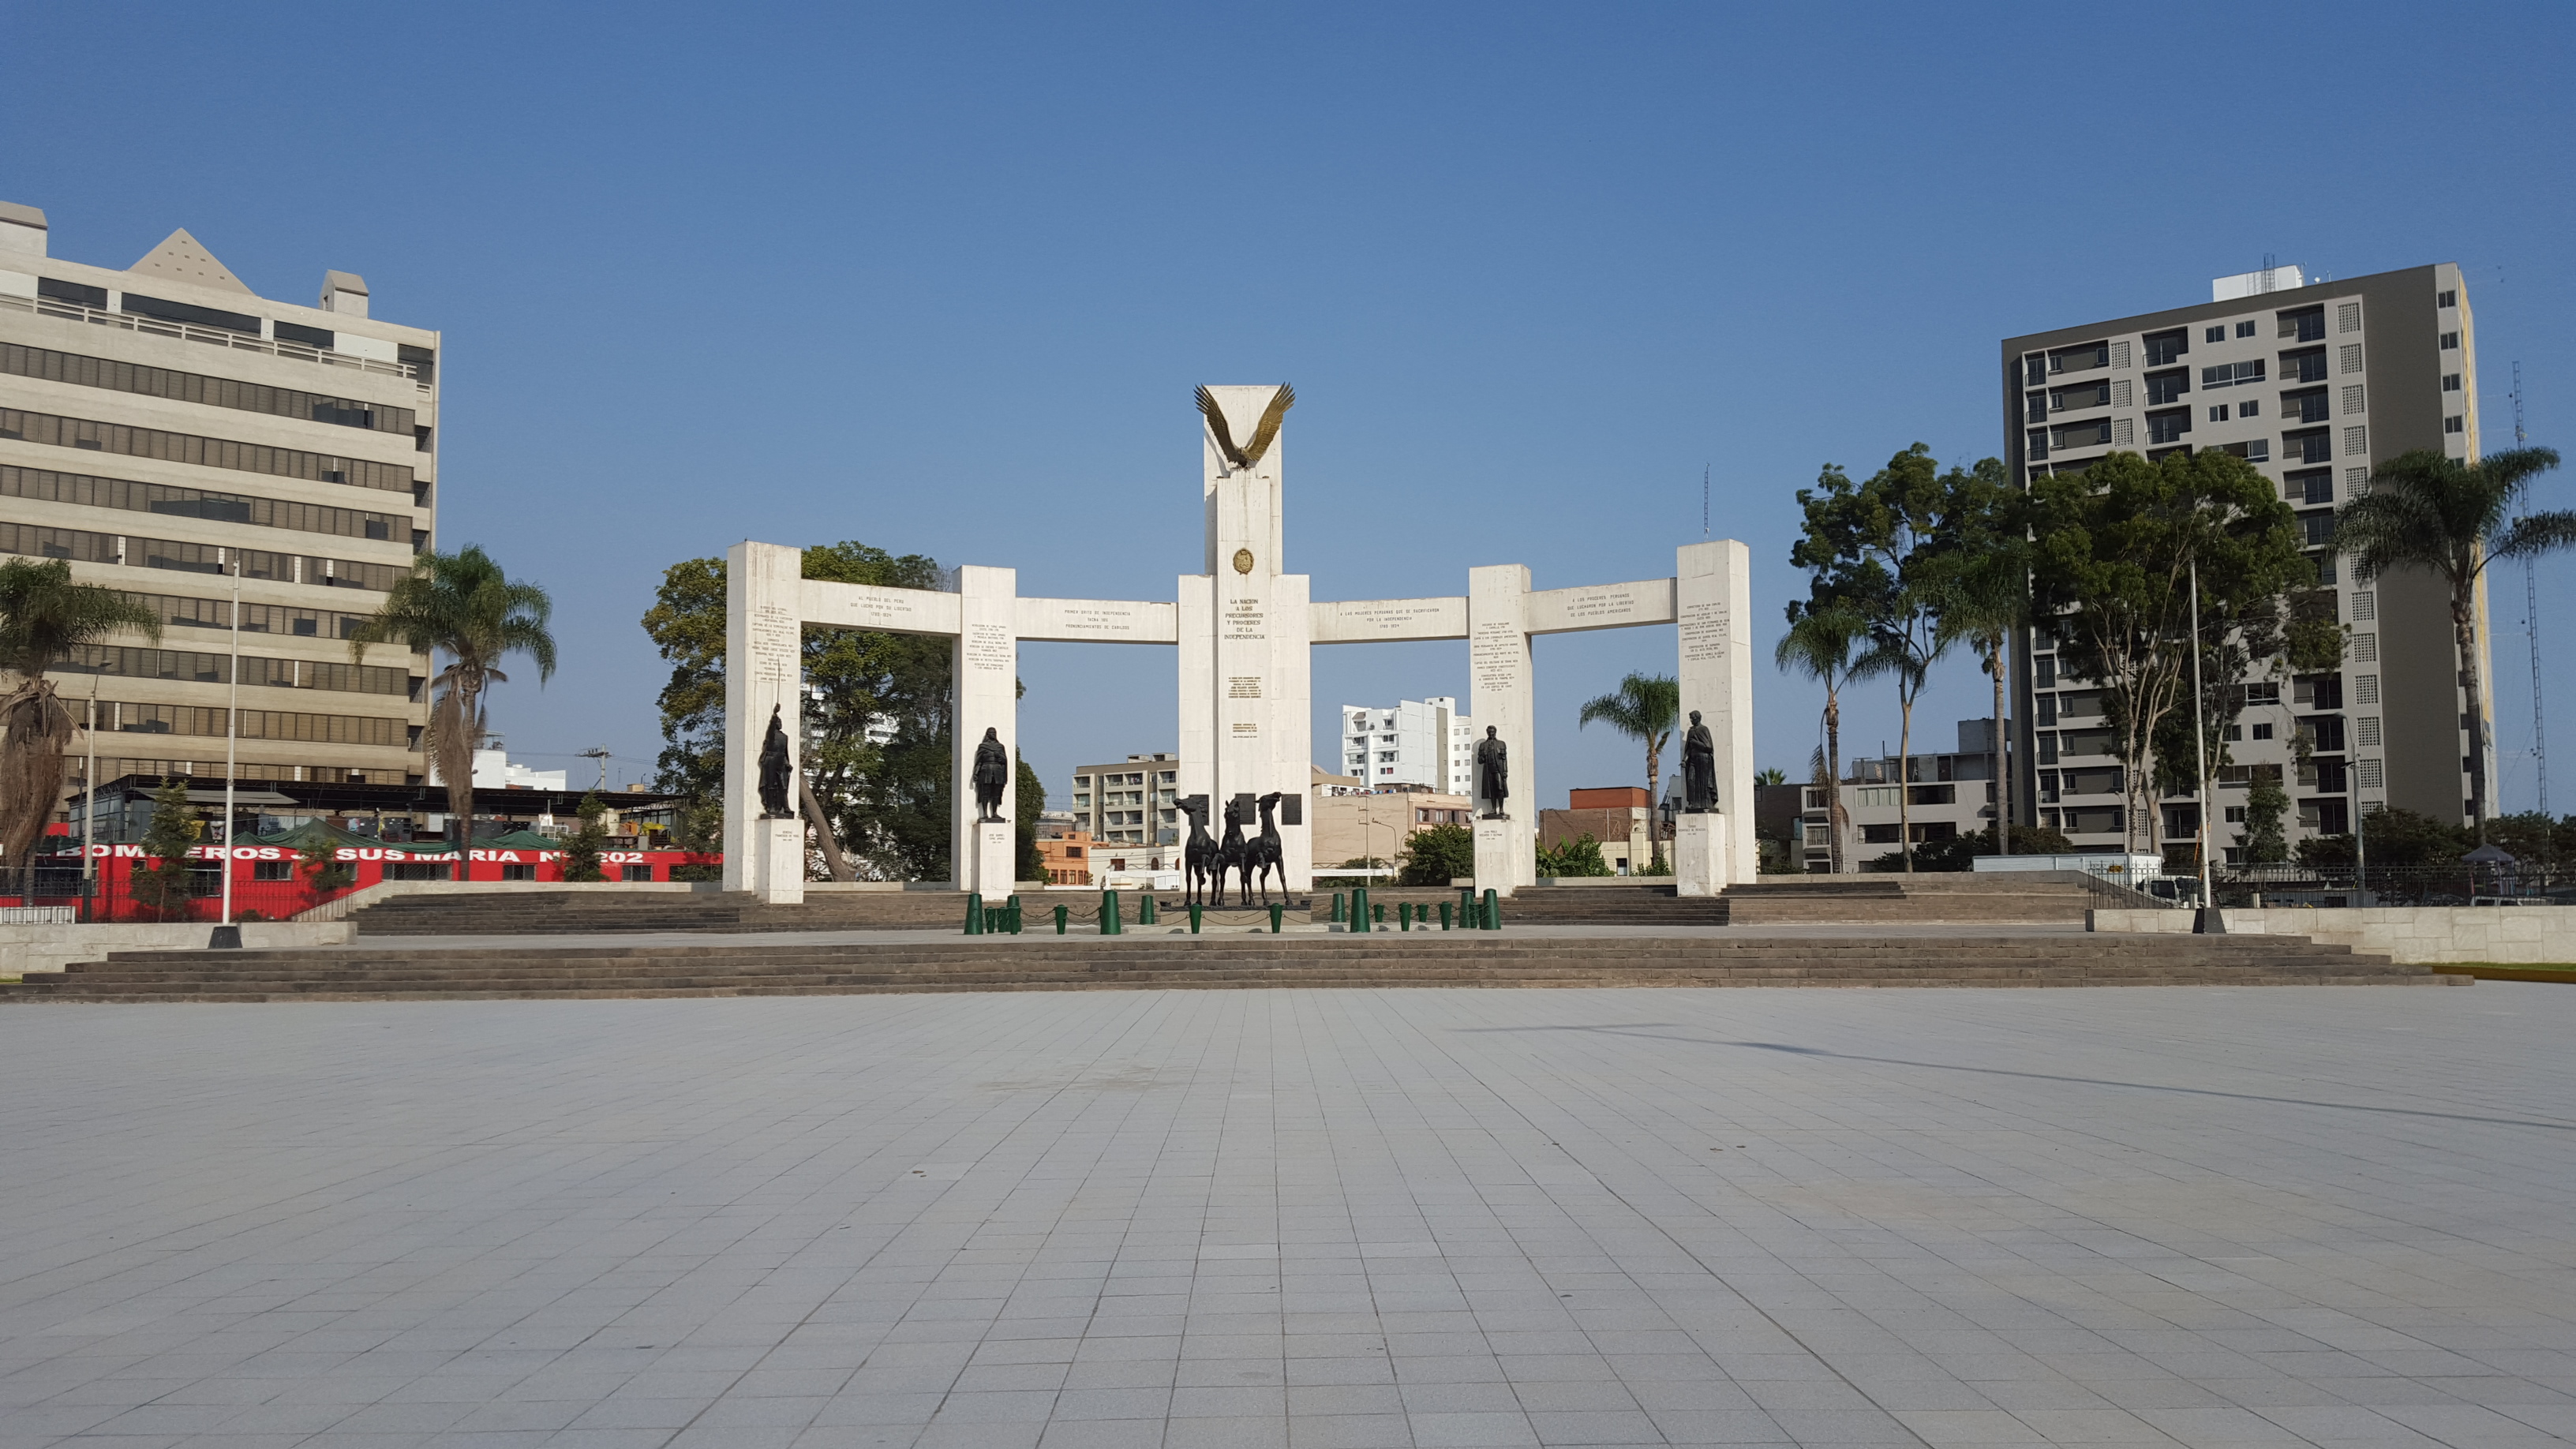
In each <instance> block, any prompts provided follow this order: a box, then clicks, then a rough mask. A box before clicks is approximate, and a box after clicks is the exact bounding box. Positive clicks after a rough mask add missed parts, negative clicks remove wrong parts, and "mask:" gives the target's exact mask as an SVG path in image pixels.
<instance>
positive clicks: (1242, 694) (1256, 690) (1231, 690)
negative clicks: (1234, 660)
mask: <svg viewBox="0 0 2576 1449" xmlns="http://www.w3.org/2000/svg"><path fill="white" fill-rule="evenodd" d="M1225 697H1226V698H1228V699H1259V698H1260V697H1261V676H1260V675H1258V674H1229V675H1227V676H1226V680H1225Z"/></svg>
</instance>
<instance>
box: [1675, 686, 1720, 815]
mask: <svg viewBox="0 0 2576 1449" xmlns="http://www.w3.org/2000/svg"><path fill="white" fill-rule="evenodd" d="M1690 716H1691V723H1690V732H1689V733H1687V734H1685V735H1683V736H1682V809H1683V811H1684V812H1686V813H1688V814H1692V815H1706V814H1708V813H1709V812H1711V811H1713V810H1715V809H1716V808H1717V740H1716V738H1715V737H1714V736H1712V735H1711V734H1709V732H1708V726H1706V725H1704V724H1701V723H1700V722H1699V711H1698V710H1692V711H1691V712H1690Z"/></svg>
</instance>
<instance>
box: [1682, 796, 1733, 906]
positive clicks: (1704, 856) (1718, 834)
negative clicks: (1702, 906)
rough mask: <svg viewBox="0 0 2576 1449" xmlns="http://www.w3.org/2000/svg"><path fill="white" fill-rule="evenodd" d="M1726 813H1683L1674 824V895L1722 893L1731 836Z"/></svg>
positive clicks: (1724, 888) (1726, 876) (1724, 887)
mask: <svg viewBox="0 0 2576 1449" xmlns="http://www.w3.org/2000/svg"><path fill="white" fill-rule="evenodd" d="M1730 818H1731V817H1729V816H1726V815H1715V814H1712V815H1684V816H1682V817H1681V818H1680V820H1679V821H1678V822H1676V823H1675V825H1674V826H1673V894H1675V895H1677V896H1713V895H1719V894H1722V893H1723V892H1724V891H1725V890H1726V887H1727V885H1728V883H1729V881H1730V879H1731V877H1729V876H1728V874H1727V860H1726V856H1727V847H1728V845H1729V844H1730V843H1731V837H1732V835H1733V832H1732V830H1731V829H1730V828H1729V826H1728V821H1729V819H1730Z"/></svg>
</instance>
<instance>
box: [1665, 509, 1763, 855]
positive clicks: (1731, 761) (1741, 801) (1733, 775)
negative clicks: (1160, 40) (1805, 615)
mask: <svg viewBox="0 0 2576 1449" xmlns="http://www.w3.org/2000/svg"><path fill="white" fill-rule="evenodd" d="M1752 574H1753V558H1752V554H1751V553H1750V552H1749V551H1747V550H1746V548H1745V547H1744V545H1743V544H1741V543H1738V542H1736V541H1735V540H1734V539H1731V538H1725V539H1718V540H1716V541H1715V542H1712V543H1691V544H1684V545H1682V547H1681V549H1680V550H1679V553H1678V557H1677V558H1676V560H1675V566H1674V569H1673V593H1674V598H1673V604H1674V608H1675V611H1676V613H1677V614H1678V615H1679V619H1680V625H1681V628H1680V633H1681V672H1680V679H1681V686H1682V714H1681V726H1682V728H1684V729H1687V728H1688V727H1689V724H1690V712H1691V711H1692V710H1698V711H1699V712H1700V714H1701V716H1702V719H1701V722H1702V723H1704V724H1706V725H1707V726H1708V731H1709V734H1710V735H1711V736H1712V737H1713V739H1714V740H1715V742H1716V745H1717V808H1718V809H1719V810H1720V811H1721V812H1723V814H1722V815H1721V816H1719V817H1718V818H1720V819H1723V820H1725V821H1727V822H1729V824H1730V828H1729V830H1728V831H1727V844H1726V850H1725V852H1724V853H1723V854H1722V855H1721V856H1720V857H1718V859H1719V862H1720V866H1721V868H1722V869H1724V870H1725V871H1727V872H1728V874H1727V875H1726V877H1725V878H1726V879H1727V880H1730V881H1743V882H1750V881H1751V880H1752V879H1753V878H1754V872H1755V871H1757V870H1758V869H1759V868H1760V866H1761V860H1762V856H1761V852H1760V850H1759V848H1758V847H1757V846H1756V844H1755V842H1754V838H1753V637H1752V626H1753V618H1752V613H1753V585H1752ZM1678 743H1679V742H1678V739H1676V746H1677V748H1676V757H1678ZM1682 818H1683V819H1684V820H1688V819H1689V818H1690V817H1689V816H1683V817H1682ZM1676 868H1677V869H1678V867H1676Z"/></svg>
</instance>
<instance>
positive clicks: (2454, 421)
mask: <svg viewBox="0 0 2576 1449" xmlns="http://www.w3.org/2000/svg"><path fill="white" fill-rule="evenodd" d="M2467 425H2468V420H2467V419H2465V418H2463V417H2461V416H2460V415H2459V414H2458V413H2453V414H2451V415H2450V416H2449V417H2447V418H2444V419H2442V431H2443V432H2446V433H2456V432H2459V431H2461V430H2462V429H2463V428H2465V427H2466V426H2467Z"/></svg>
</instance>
